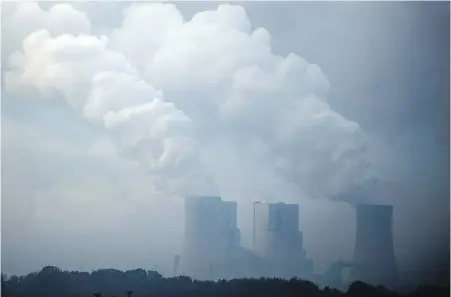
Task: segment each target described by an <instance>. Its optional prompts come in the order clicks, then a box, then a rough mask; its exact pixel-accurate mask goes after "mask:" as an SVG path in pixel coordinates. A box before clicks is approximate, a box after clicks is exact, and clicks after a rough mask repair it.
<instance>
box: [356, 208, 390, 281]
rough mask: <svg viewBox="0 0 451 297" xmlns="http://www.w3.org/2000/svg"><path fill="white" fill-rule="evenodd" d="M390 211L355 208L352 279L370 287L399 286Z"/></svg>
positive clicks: (385, 209) (388, 209)
mask: <svg viewBox="0 0 451 297" xmlns="http://www.w3.org/2000/svg"><path fill="white" fill-rule="evenodd" d="M392 217H393V207H392V206H388V205H369V204H362V205H357V206H356V219H357V230H356V231H357V233H356V241H355V247H354V261H353V269H352V277H353V279H355V280H360V281H363V282H366V283H369V284H373V285H385V286H389V287H390V286H393V285H395V284H396V283H397V282H398V272H397V268H396V259H395V252H394V247H393V235H392Z"/></svg>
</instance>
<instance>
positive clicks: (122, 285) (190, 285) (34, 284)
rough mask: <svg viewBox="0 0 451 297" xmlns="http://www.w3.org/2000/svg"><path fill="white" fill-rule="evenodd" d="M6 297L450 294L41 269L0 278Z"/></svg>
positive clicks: (420, 296)
mask: <svg viewBox="0 0 451 297" xmlns="http://www.w3.org/2000/svg"><path fill="white" fill-rule="evenodd" d="M2 296H4V297H31V296H33V297H35V296H39V297H60V296H64V297H77V296H86V297H88V296H89V297H92V296H102V297H106V296H124V297H125V296H127V297H131V296H132V297H140V296H143V297H144V296H149V297H150V296H155V297H182V296H183V297H203V296H208V297H210V296H212V297H213V296H214V297H230V296H234V297H241V296H242V297H249V296H258V297H273V296H274V297H291V296H293V297H294V296H296V297H300V296H305V297H320V296H321V297H326V296H327V297H338V296H346V297H373V296H374V297H375V296H393V297H395V296H412V297H423V296H428V297H429V296H431V297H432V296H434V297H442V296H449V288H441V287H435V286H425V287H421V288H418V289H417V290H416V291H415V292H413V293H411V294H410V295H401V294H398V293H395V292H391V291H389V290H386V289H385V288H383V287H373V286H370V285H367V284H365V283H362V282H355V283H353V284H351V286H349V289H348V290H347V292H340V291H338V290H335V289H331V288H328V287H326V288H324V289H321V288H319V287H318V286H317V285H315V284H313V283H311V282H308V281H303V280H299V279H291V280H282V279H266V278H265V279H264V278H262V279H234V280H230V281H225V280H220V281H217V282H212V281H196V280H192V279H191V278H189V277H186V276H179V277H173V278H163V277H162V276H161V275H160V274H159V273H157V272H155V271H145V270H143V269H136V270H129V271H125V272H122V271H119V270H115V269H102V270H97V271H94V272H92V273H88V272H68V271H62V270H61V269H59V268H57V267H51V266H48V267H44V268H43V269H42V270H41V271H40V272H39V273H30V274H28V275H26V276H19V277H18V276H11V277H9V278H8V277H6V276H5V275H4V274H2Z"/></svg>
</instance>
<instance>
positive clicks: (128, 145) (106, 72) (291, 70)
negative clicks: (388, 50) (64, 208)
mask: <svg viewBox="0 0 451 297" xmlns="http://www.w3.org/2000/svg"><path fill="white" fill-rule="evenodd" d="M27 5H28V4H20V5H19V6H18V7H17V8H16V10H15V11H14V13H12V14H11V17H12V18H18V17H20V16H21V15H23V13H22V14H21V11H22V12H23V11H24V10H27V9H29V7H30V6H27ZM30 5H36V4H30ZM27 7H28V8H27ZM33 7H34V11H35V14H42V13H43V12H42V10H40V8H39V9H36V6H33ZM61 7H63V8H64V10H63V9H62V8H61ZM68 9H72V10H73V11H72V12H71V14H70V15H74V16H77V17H76V18H68V19H67V22H73V21H74V20H76V21H77V22H80V20H85V19H87V17H86V16H84V14H83V12H80V11H76V10H75V9H73V8H70V7H69V6H67V5H66V4H64V6H61V4H58V5H55V6H54V7H53V8H52V9H51V13H49V15H48V17H49V18H50V19H52V18H54V19H55V21H53V23H52V22H51V21H46V22H42V21H41V22H38V21H35V22H34V23H33V24H35V28H34V30H28V31H30V32H31V33H30V34H28V31H25V32H27V34H26V36H23V37H24V40H23V43H22V49H21V50H20V51H16V52H15V53H13V54H11V56H10V60H9V62H10V64H9V65H10V70H9V71H8V72H7V73H6V77H5V82H6V86H7V88H8V89H9V90H11V91H16V92H19V91H23V90H26V89H30V88H32V89H34V90H37V91H38V92H39V93H40V94H41V95H42V97H45V98H55V99H59V98H62V99H64V100H65V101H66V102H67V103H68V104H69V105H70V106H72V107H73V108H74V109H75V110H77V112H78V113H79V114H80V115H81V116H83V117H84V118H85V119H86V120H87V121H90V122H92V123H93V124H97V125H101V126H103V127H104V128H105V129H106V130H107V131H108V133H109V134H110V135H111V137H112V139H113V140H114V142H115V143H116V144H117V148H118V150H119V151H121V152H122V154H123V155H124V156H127V157H129V158H131V159H133V160H136V161H137V162H139V163H140V164H141V165H142V166H143V167H144V168H146V170H148V171H149V173H150V174H151V179H152V181H153V182H154V183H156V184H158V185H160V186H161V190H162V191H169V192H172V193H178V194H185V193H186V192H209V193H211V192H213V191H216V188H215V185H214V183H213V181H212V179H213V177H214V176H215V175H216V174H217V172H215V171H214V170H213V169H211V168H210V167H209V166H208V164H205V163H204V162H203V155H204V153H205V151H208V150H211V149H212V147H214V143H215V142H216V141H217V140H218V139H223V140H226V142H227V146H228V147H227V148H228V151H231V152H233V153H234V154H236V155H238V156H239V155H246V156H249V155H252V156H253V158H254V159H255V160H254V161H255V162H257V163H258V162H260V163H262V164H263V165H262V166H263V167H264V168H265V169H266V170H270V171H271V172H272V174H273V176H274V177H277V178H280V179H282V180H283V181H285V182H286V183H291V184H296V185H297V186H298V187H299V189H300V190H302V191H304V192H306V193H307V195H308V196H311V197H328V196H330V195H333V194H335V193H338V192H340V191H342V190H343V189H345V188H347V187H348V185H349V184H352V183H359V182H361V181H363V180H365V179H366V178H367V175H368V164H367V163H366V162H365V158H364V154H365V139H364V135H363V133H362V131H361V129H360V127H359V125H358V124H357V123H354V122H350V121H348V120H346V119H345V118H343V117H342V116H341V115H340V114H338V113H336V112H334V111H333V110H332V109H331V108H330V107H329V105H328V103H327V100H326V94H327V91H328V89H329V87H330V86H329V82H328V80H327V78H326V77H325V76H324V74H323V73H322V72H321V70H320V68H319V67H318V66H316V65H312V64H309V63H308V62H307V61H305V60H304V59H302V58H301V57H299V56H297V55H295V54H289V55H287V56H286V57H281V56H278V55H276V54H274V53H272V50H271V37H270V34H269V33H268V32H267V31H266V30H265V29H264V28H253V27H252V24H251V22H250V20H249V18H248V16H247V14H246V11H245V10H244V9H243V8H242V7H240V6H232V5H219V6H218V8H217V9H216V10H211V11H204V12H200V13H197V14H196V15H194V17H193V18H192V19H191V20H185V19H184V18H183V16H182V14H181V13H180V11H178V9H177V8H176V6H175V5H173V4H166V3H149V4H137V5H135V4H132V5H130V7H128V8H127V9H126V10H125V13H124V19H123V22H122V24H121V26H120V27H119V28H117V29H116V30H113V31H112V33H111V34H110V35H109V36H97V35H95V34H93V33H92V32H91V29H90V28H91V25H90V24H85V25H84V27H83V30H82V31H81V32H76V31H74V30H73V29H71V30H67V33H68V34H65V33H64V32H60V30H55V29H52V26H51V25H49V24H54V23H57V22H64V21H65V20H64V19H61V17H60V15H59V13H60V12H62V11H63V12H64V13H65V14H67V13H68V12H67V10H68ZM36 11H38V12H39V13H37V12H36ZM81 16H84V17H81ZM59 28H74V26H70V24H66V26H59ZM218 37H219V38H218ZM256 143H257V144H258V148H257V147H256V146H255V144H256ZM244 152H246V154H245V153H244ZM249 152H251V153H249ZM217 158H221V156H217ZM255 162H254V163H255ZM249 164H252V162H250V163H249ZM252 170H254V172H255V170H259V169H256V168H254V169H252V168H251V169H250V170H247V172H252ZM249 178H251V177H249ZM232 179H233V177H232ZM262 182H264V181H262ZM220 186H221V185H220ZM256 190H257V189H256Z"/></svg>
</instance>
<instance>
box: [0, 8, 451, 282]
mask: <svg viewBox="0 0 451 297" xmlns="http://www.w3.org/2000/svg"><path fill="white" fill-rule="evenodd" d="M101 12H102V13H101ZM2 14H3V15H2V17H3V18H2V37H1V38H2V53H3V54H2V57H1V58H2V112H1V116H2V122H1V124H2V125H1V126H2V193H1V196H2V220H1V223H2V244H1V249H2V252H1V260H2V263H1V268H2V272H5V273H7V274H8V275H18V274H22V275H23V274H26V273H28V272H30V271H36V270H37V269H39V267H44V266H47V265H49V264H51V263H53V264H52V265H56V266H57V267H63V268H64V269H65V270H66V269H67V270H77V269H81V268H83V269H87V270H90V269H93V268H95V267H117V268H118V269H124V268H126V267H146V269H147V268H151V267H155V266H156V267H158V268H159V270H160V271H162V272H163V273H165V274H168V273H171V271H172V264H173V263H172V261H173V259H172V258H173V256H174V255H181V254H182V252H183V250H184V244H185V241H186V238H185V233H184V232H185V230H184V229H185V227H186V226H185V210H184V197H186V196H190V195H193V193H198V195H201V196H203V195H205V194H207V193H209V195H210V194H211V197H220V198H221V199H225V200H227V201H233V202H236V205H237V210H236V214H234V216H236V220H235V219H231V224H232V225H234V228H236V229H237V230H238V231H237V232H238V234H239V235H236V236H239V246H240V248H242V249H244V250H247V251H253V248H254V247H253V240H254V239H253V237H254V236H255V235H254V224H255V222H254V220H255V218H254V215H253V212H254V210H253V207H254V204H255V201H263V202H266V203H275V202H280V203H285V204H296V205H298V206H297V207H298V214H297V216H298V218H297V220H298V224H297V225H298V226H297V228H298V231H299V232H301V233H300V234H301V235H299V236H301V239H299V240H301V241H302V248H301V247H299V250H302V251H304V250H305V257H306V258H307V259H311V260H312V262H313V268H312V269H313V273H315V274H324V273H325V272H326V271H327V270H328V269H329V268H330V267H331V265H333V264H334V263H336V262H337V261H341V260H343V261H351V260H352V259H353V257H354V253H355V251H354V246H355V240H356V230H357V225H356V214H355V206H357V205H361V204H364V205H365V204H371V205H388V206H391V207H392V209H393V217H392V219H391V220H392V222H391V224H392V226H393V227H392V231H391V232H392V234H393V249H394V253H395V257H396V264H397V267H398V270H399V271H418V272H420V271H423V272H428V271H429V272H430V274H429V275H427V274H424V275H418V279H417V280H416V281H415V282H416V283H417V284H424V283H431V282H434V281H435V279H436V276H435V275H434V273H432V272H434V271H435V272H442V271H445V272H446V271H447V273H449V256H450V249H449V245H450V226H449V220H450V217H449V209H450V204H449V200H450V199H449V198H450V192H449V181H450V175H449V174H450V173H449V165H450V164H449V163H450V155H449V134H450V132H449V109H450V106H449V82H450V76H449V75H450V73H449V53H450V45H449V43H450V41H449V39H450V38H449V36H450V32H449V20H450V12H449V3H446V2H442V3H441V2H430V3H429V2H428V3H421V2H418V3H417V2H405V3H404V2H380V3H370V2H356V3H348V2H331V3H326V2H292V3H288V2H286V3H285V2H284V3H276V2H261V3H260V2H233V3H226V4H224V3H218V2H205V3H203V2H202V3H197V2H196V3H188V2H187V3H181V2H154V3H135V2H92V3H91V2H74V3H58V2H52V3H49V2H26V3H25V2H24V3H23V2H5V3H2ZM215 211H216V210H215ZM221 215H223V216H226V215H225V214H221ZM199 216H200V217H202V218H205V220H206V218H207V217H209V216H212V215H211V213H209V212H205V213H203V214H201V215H199ZM268 216H269V215H268ZM215 219H216V218H214V217H213V218H212V219H211V220H210V221H209V222H216V221H214V220H215ZM293 221H294V219H293ZM208 224H209V223H207V224H206V225H208ZM217 224H218V225H219V224H220V223H217ZM235 225H236V226H235ZM211 228H213V227H211ZM234 232H235V231H234ZM293 236H298V235H293ZM218 240H219V239H218ZM292 240H293V241H294V240H295V239H293V238H292ZM296 240H297V239H296ZM205 254H206V253H205ZM381 261H382V259H381ZM239 262H240V261H239ZM306 265H307V264H306ZM160 273H161V272H160ZM418 274H421V273H418Z"/></svg>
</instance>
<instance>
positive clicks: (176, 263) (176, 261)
mask: <svg viewBox="0 0 451 297" xmlns="http://www.w3.org/2000/svg"><path fill="white" fill-rule="evenodd" d="M179 263H180V255H175V256H174V267H173V271H172V275H174V276H176V275H177V272H178V271H179Z"/></svg>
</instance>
